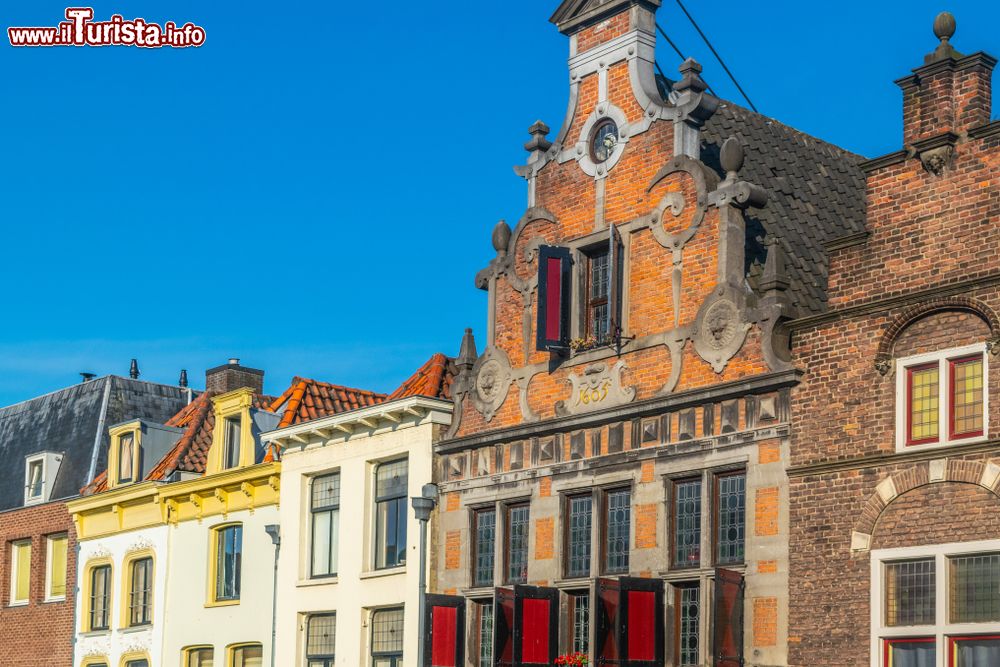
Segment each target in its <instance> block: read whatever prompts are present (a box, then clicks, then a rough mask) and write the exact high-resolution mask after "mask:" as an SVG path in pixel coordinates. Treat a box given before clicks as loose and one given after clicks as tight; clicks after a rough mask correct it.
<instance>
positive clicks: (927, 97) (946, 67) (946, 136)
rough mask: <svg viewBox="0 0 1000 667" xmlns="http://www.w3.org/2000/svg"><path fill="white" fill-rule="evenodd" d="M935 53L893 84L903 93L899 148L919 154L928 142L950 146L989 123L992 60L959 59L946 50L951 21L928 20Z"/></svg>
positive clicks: (945, 14)
mask: <svg viewBox="0 0 1000 667" xmlns="http://www.w3.org/2000/svg"><path fill="white" fill-rule="evenodd" d="M934 34H935V35H936V36H937V38H938V39H939V40H940V42H941V43H940V44H939V45H938V47H937V48H936V49H935V50H934V51H933V52H932V53H930V54H928V55H927V56H926V57H925V58H924V65H923V66H922V67H918V68H917V69H915V70H913V74H911V75H909V76H907V77H904V78H902V79H900V80H898V81H897V82H896V85H898V86H899V87H900V88H902V89H903V143H904V145H905V146H907V147H914V146H915V147H916V148H917V150H920V149H921V148H923V146H922V145H921V144H924V143H926V142H928V141H929V140H935V139H937V140H938V141H937V142H936V143H945V144H954V142H955V141H956V140H957V138H958V137H960V136H962V135H964V133H966V132H968V131H969V130H971V129H973V128H977V127H981V126H983V125H986V124H988V123H989V122H990V105H991V99H990V98H991V90H990V79H991V77H992V75H993V67H994V65H996V63H997V60H996V58H994V57H993V56H991V55H988V54H986V53H983V52H981V51H980V52H978V53H974V54H972V55H971V56H964V55H962V54H961V53H959V52H958V51H956V50H955V48H954V47H953V46H952V45H951V37H952V35H954V34H955V17H954V16H952V15H951V14H949V13H948V12H942V13H941V14H939V15H938V16H937V18H936V19H935V20H934Z"/></svg>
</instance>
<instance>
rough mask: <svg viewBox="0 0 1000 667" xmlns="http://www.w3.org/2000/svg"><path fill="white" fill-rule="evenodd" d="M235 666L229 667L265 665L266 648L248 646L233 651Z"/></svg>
mask: <svg viewBox="0 0 1000 667" xmlns="http://www.w3.org/2000/svg"><path fill="white" fill-rule="evenodd" d="M232 655H233V664H232V665H229V666H228V667H261V665H263V664H264V647H263V646H261V645H260V644H246V645H245V646H237V647H236V648H234V649H233V654H232Z"/></svg>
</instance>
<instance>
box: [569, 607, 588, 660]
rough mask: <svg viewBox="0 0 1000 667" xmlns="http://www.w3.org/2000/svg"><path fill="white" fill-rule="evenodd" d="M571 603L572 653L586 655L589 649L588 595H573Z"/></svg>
mask: <svg viewBox="0 0 1000 667" xmlns="http://www.w3.org/2000/svg"><path fill="white" fill-rule="evenodd" d="M572 601H573V652H574V653H584V654H586V653H587V652H588V650H589V648H590V595H588V594H587V593H580V594H575V595H573V596H572Z"/></svg>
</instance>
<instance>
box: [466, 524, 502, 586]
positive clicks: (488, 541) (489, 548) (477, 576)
mask: <svg viewBox="0 0 1000 667" xmlns="http://www.w3.org/2000/svg"><path fill="white" fill-rule="evenodd" d="M472 516H473V522H474V523H475V526H474V527H473V544H472V562H473V572H472V585H473V586H492V585H493V564H494V558H495V552H496V539H497V538H496V536H497V512H496V509H494V508H492V507H489V508H485V509H479V510H476V511H475V513H474V514H473V515H472Z"/></svg>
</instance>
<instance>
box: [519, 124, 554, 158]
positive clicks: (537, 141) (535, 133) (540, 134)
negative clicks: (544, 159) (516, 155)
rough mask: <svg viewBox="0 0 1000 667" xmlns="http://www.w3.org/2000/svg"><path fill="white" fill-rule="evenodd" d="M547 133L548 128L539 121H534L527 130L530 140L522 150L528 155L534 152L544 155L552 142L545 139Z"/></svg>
mask: <svg viewBox="0 0 1000 667" xmlns="http://www.w3.org/2000/svg"><path fill="white" fill-rule="evenodd" d="M548 133H549V126H548V125H546V124H545V123H543V122H542V121H540V120H536V121H535V122H534V123H532V124H531V127H529V128H528V134H530V135H531V140H530V141H529V142H528V143H526V144H525V145H524V150H526V151H528V152H529V153H534V152H535V151H541V152H542V153H544V152H545V151H547V150H549V148H551V147H552V142H551V141H549V140H548V139H546V138H545V137H546V135H548Z"/></svg>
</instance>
